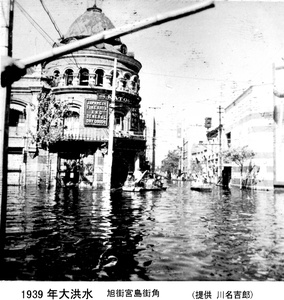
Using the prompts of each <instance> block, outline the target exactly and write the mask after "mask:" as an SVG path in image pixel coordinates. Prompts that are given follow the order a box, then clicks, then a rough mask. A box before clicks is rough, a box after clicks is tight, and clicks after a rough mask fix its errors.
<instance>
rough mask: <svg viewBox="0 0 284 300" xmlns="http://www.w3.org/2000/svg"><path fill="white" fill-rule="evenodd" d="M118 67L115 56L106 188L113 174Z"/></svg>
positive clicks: (109, 185)
mask: <svg viewBox="0 0 284 300" xmlns="http://www.w3.org/2000/svg"><path fill="white" fill-rule="evenodd" d="M116 69H117V58H114V66H113V77H112V94H111V102H110V106H109V137H108V149H107V150H108V151H107V162H106V172H105V175H106V179H105V180H104V181H105V188H106V189H109V190H110V188H111V174H112V161H113V137H114V109H115V95H116V92H115V91H116Z"/></svg>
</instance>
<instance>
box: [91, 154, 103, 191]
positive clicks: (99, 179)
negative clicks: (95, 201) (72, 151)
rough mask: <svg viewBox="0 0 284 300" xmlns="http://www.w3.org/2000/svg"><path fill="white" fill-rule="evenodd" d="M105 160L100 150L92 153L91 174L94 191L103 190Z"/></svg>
mask: <svg viewBox="0 0 284 300" xmlns="http://www.w3.org/2000/svg"><path fill="white" fill-rule="evenodd" d="M105 164H106V160H105V158H104V155H103V153H102V151H101V150H100V149H97V150H96V152H95V153H94V173H93V187H94V188H96V189H102V188H104V185H105V184H104V181H105V169H106V166H105Z"/></svg>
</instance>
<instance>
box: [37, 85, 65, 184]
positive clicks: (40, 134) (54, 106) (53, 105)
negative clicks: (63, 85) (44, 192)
mask: <svg viewBox="0 0 284 300" xmlns="http://www.w3.org/2000/svg"><path fill="white" fill-rule="evenodd" d="M67 113H68V104H67V103H66V102H65V101H64V102H62V101H61V100H60V99H57V98H56V97H55V95H54V94H52V93H51V89H50V88H46V87H43V88H42V91H41V93H40V94H39V95H38V117H37V131H36V133H35V134H33V133H31V135H32V139H33V142H34V143H35V144H36V147H37V149H38V148H39V147H40V148H42V149H45V150H47V163H46V165H47V178H48V179H47V185H49V183H50V153H49V146H50V145H51V144H53V143H56V142H58V141H60V140H61V139H62V138H63V134H64V131H63V129H64V117H66V116H67Z"/></svg>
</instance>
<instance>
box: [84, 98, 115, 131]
mask: <svg viewBox="0 0 284 300" xmlns="http://www.w3.org/2000/svg"><path fill="white" fill-rule="evenodd" d="M108 103H109V102H108V101H107V100H102V99H98V100H94V99H86V100H85V126H98V127H107V126H108V115H109V112H108Z"/></svg>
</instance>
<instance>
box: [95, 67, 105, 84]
mask: <svg viewBox="0 0 284 300" xmlns="http://www.w3.org/2000/svg"><path fill="white" fill-rule="evenodd" d="M95 74H96V85H97V86H103V82H104V74H105V72H104V70H102V69H97V70H96V72H95Z"/></svg>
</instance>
